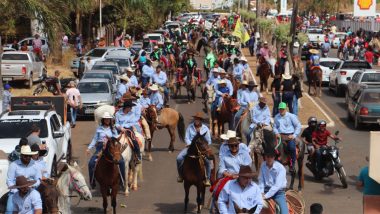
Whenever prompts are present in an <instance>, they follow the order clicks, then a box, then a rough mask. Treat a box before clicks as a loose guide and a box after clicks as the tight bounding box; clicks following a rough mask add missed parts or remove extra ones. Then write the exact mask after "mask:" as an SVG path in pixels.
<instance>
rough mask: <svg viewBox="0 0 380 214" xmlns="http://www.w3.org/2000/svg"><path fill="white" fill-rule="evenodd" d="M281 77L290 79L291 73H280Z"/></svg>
mask: <svg viewBox="0 0 380 214" xmlns="http://www.w3.org/2000/svg"><path fill="white" fill-rule="evenodd" d="M282 78H284V79H286V80H290V79H291V78H292V75H290V74H289V73H285V74H283V75H282Z"/></svg>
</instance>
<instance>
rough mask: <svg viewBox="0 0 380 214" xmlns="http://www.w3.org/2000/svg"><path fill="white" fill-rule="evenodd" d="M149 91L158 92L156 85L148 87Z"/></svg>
mask: <svg viewBox="0 0 380 214" xmlns="http://www.w3.org/2000/svg"><path fill="white" fill-rule="evenodd" d="M149 90H151V91H158V86H157V85H156V84H154V85H152V86H150V87H149Z"/></svg>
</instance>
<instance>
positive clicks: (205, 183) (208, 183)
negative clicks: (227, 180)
mask: <svg viewBox="0 0 380 214" xmlns="http://www.w3.org/2000/svg"><path fill="white" fill-rule="evenodd" d="M203 183H204V185H205V186H206V187H209V186H211V183H210V180H209V179H206V180H204V181H203Z"/></svg>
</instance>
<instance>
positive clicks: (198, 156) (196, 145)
mask: <svg viewBox="0 0 380 214" xmlns="http://www.w3.org/2000/svg"><path fill="white" fill-rule="evenodd" d="M195 148H196V150H197V155H187V156H188V157H190V158H193V159H198V158H200V159H203V158H206V153H208V152H210V151H211V149H210V148H207V149H206V150H205V151H203V152H202V151H201V150H200V149H199V147H198V142H196V143H195Z"/></svg>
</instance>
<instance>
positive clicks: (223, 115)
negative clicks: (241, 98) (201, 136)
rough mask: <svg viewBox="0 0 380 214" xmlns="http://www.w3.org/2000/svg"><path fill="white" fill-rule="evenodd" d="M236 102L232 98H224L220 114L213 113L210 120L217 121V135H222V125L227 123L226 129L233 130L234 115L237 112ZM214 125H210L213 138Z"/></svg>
mask: <svg viewBox="0 0 380 214" xmlns="http://www.w3.org/2000/svg"><path fill="white" fill-rule="evenodd" d="M237 107H238V104H237V100H236V99H233V98H232V97H224V98H223V103H222V107H221V108H220V112H216V111H214V112H213V113H212V114H211V116H212V120H213V121H214V120H215V119H216V120H217V124H218V125H217V127H218V134H220V133H224V124H225V123H228V129H231V130H232V129H233V127H232V126H233V118H234V113H235V112H237ZM214 130H215V123H213V124H212V133H213V135H214V136H215V131H214Z"/></svg>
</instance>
